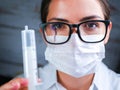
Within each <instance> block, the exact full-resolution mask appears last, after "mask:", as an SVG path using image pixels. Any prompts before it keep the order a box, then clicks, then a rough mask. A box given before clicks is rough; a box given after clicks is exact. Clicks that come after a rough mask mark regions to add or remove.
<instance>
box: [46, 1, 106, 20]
mask: <svg viewBox="0 0 120 90" xmlns="http://www.w3.org/2000/svg"><path fill="white" fill-rule="evenodd" d="M91 15H96V16H99V17H101V18H104V15H103V11H102V8H101V6H100V3H99V2H98V0H52V1H51V3H50V6H49V12H48V17H47V19H49V18H52V17H59V18H65V19H73V20H75V19H78V18H79V19H81V18H82V17H85V16H91Z"/></svg>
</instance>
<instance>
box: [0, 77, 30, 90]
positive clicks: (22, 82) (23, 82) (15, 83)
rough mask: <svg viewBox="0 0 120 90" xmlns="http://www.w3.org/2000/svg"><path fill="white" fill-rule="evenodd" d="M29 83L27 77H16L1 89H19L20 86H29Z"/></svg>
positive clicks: (0, 89)
mask: <svg viewBox="0 0 120 90" xmlns="http://www.w3.org/2000/svg"><path fill="white" fill-rule="evenodd" d="M27 85H28V81H27V79H24V78H16V79H13V80H11V81H9V82H8V83H6V84H5V85H3V86H1V87H0V90H19V89H20V88H23V87H27Z"/></svg>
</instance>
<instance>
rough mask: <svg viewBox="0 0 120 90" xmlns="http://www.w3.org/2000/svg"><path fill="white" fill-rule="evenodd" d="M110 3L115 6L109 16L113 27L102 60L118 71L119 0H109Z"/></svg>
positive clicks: (119, 70) (119, 66)
mask: <svg viewBox="0 0 120 90" xmlns="http://www.w3.org/2000/svg"><path fill="white" fill-rule="evenodd" d="M110 3H111V4H112V5H113V6H114V7H115V8H114V10H113V11H112V17H111V20H112V22H113V28H112V31H111V35H110V40H109V43H108V44H107V45H106V58H105V60H104V62H105V64H107V65H108V67H109V68H111V69H113V70H114V71H116V72H119V73H120V0H110Z"/></svg>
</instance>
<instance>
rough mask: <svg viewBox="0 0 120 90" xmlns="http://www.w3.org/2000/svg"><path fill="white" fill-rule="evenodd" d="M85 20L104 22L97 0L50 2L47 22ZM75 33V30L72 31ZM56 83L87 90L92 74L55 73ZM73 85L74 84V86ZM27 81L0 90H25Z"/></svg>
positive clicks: (10, 83) (53, 0)
mask: <svg viewBox="0 0 120 90" xmlns="http://www.w3.org/2000/svg"><path fill="white" fill-rule="evenodd" d="M58 19H59V20H58ZM86 20H104V15H103V11H102V8H101V6H100V4H99V2H98V1H97V0H77V2H76V0H52V2H51V4H50V7H49V13H48V16H47V22H54V21H61V22H66V23H69V24H78V23H80V22H83V21H86ZM111 28H112V23H110V25H109V27H108V32H107V36H106V38H105V40H104V43H105V44H106V43H107V42H108V39H109V34H110V30H111ZM72 30H73V32H74V33H76V28H74V29H72ZM57 75H58V82H59V83H61V84H62V85H63V86H64V87H65V88H66V89H67V90H88V89H89V87H90V85H91V84H92V81H93V78H94V74H90V75H86V76H83V77H81V78H74V77H72V76H70V75H68V74H66V73H63V72H60V71H58V72H57ZM74 83H75V84H74ZM27 86H28V81H27V80H26V79H24V78H16V79H13V80H11V81H10V82H8V83H6V84H4V85H2V86H1V87H0V90H27Z"/></svg>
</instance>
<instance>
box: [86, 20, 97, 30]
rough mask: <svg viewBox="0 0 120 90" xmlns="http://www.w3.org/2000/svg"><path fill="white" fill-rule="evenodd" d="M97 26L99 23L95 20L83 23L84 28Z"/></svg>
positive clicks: (92, 28)
mask: <svg viewBox="0 0 120 90" xmlns="http://www.w3.org/2000/svg"><path fill="white" fill-rule="evenodd" d="M98 27H99V24H98V23H97V22H87V23H85V24H84V28H86V30H95V29H96V28H98Z"/></svg>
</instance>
